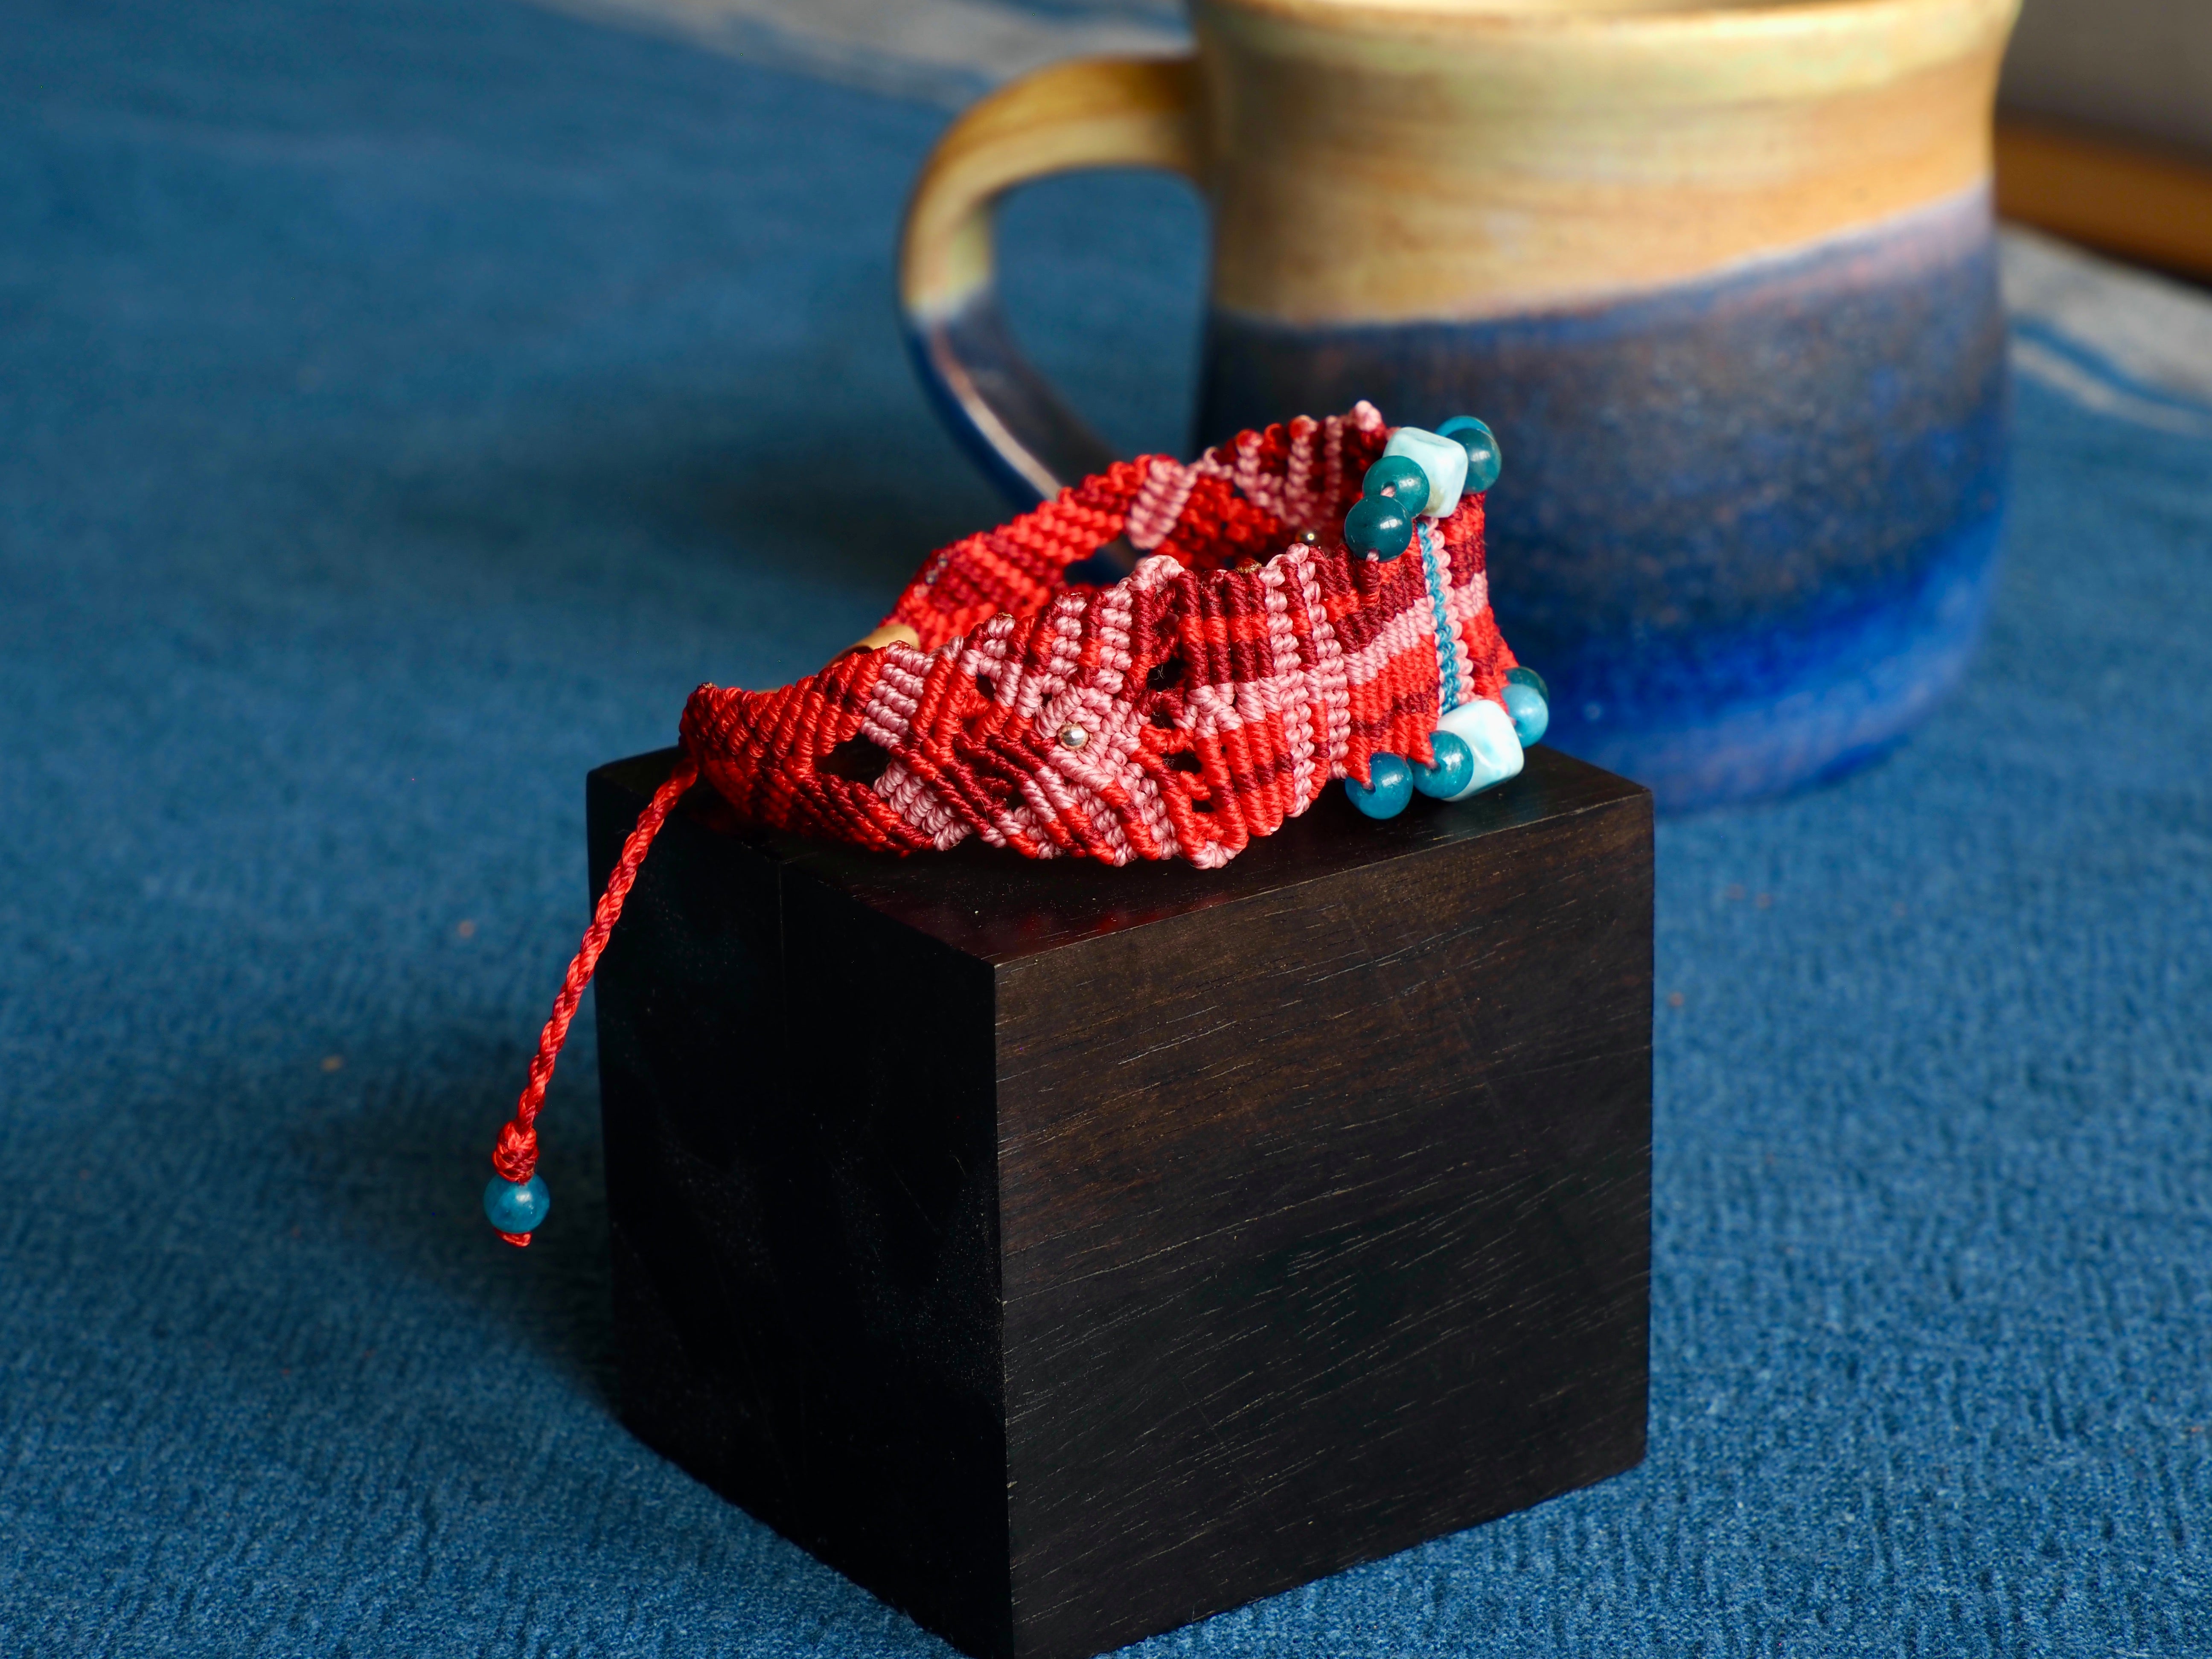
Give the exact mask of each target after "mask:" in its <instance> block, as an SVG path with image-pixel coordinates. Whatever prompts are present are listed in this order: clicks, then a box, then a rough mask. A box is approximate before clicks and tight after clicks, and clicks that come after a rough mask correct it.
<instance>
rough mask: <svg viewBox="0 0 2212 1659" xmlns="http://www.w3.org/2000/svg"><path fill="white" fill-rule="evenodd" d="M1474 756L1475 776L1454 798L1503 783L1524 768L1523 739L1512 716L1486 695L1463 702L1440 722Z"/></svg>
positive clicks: (1445, 730) (1473, 793) (1440, 730)
mask: <svg viewBox="0 0 2212 1659" xmlns="http://www.w3.org/2000/svg"><path fill="white" fill-rule="evenodd" d="M1437 731H1439V732H1450V733H1451V734H1452V735H1453V736H1454V737H1455V738H1459V740H1460V741H1461V742H1462V743H1464V744H1466V745H1467V746H1468V750H1469V751H1470V752H1471V753H1473V755H1474V781H1471V782H1470V783H1469V784H1468V786H1467V787H1466V788H1464V789H1462V790H1461V791H1460V792H1459V793H1457V794H1456V795H1454V796H1453V797H1452V798H1451V799H1454V800H1465V799H1467V798H1468V796H1469V795H1479V794H1480V793H1482V792H1483V791H1484V790H1486V789H1487V788H1489V787H1491V786H1492V784H1498V783H1503V782H1504V781H1505V780H1506V779H1508V778H1510V777H1513V776H1515V775H1517V774H1518V773H1519V772H1520V770H1521V763H1522V759H1523V757H1522V752H1521V739H1520V738H1517V737H1516V736H1514V734H1513V717H1512V716H1511V715H1510V714H1507V713H1506V712H1505V711H1504V709H1503V708H1499V707H1498V705H1497V704H1496V703H1494V702H1491V700H1490V699H1489V698H1487V697H1477V698H1475V699H1474V702H1463V703H1462V704H1461V705H1460V706H1459V707H1458V708H1455V709H1453V710H1452V711H1451V713H1449V714H1446V715H1445V716H1444V717H1443V719H1442V720H1438V721H1437Z"/></svg>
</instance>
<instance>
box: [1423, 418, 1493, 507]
mask: <svg viewBox="0 0 2212 1659" xmlns="http://www.w3.org/2000/svg"><path fill="white" fill-rule="evenodd" d="M1437 436H1438V437H1440V438H1455V439H1457V440H1458V441H1459V447H1461V448H1462V449H1464V450H1465V451H1467V483H1466V486H1465V488H1466V490H1467V493H1468V495H1480V494H1482V492H1483V491H1484V490H1486V489H1489V488H1490V486H1491V485H1492V484H1494V483H1497V482H1498V466H1499V464H1500V457H1499V455H1498V435H1497V434H1496V433H1494V432H1492V430H1491V429H1490V428H1488V427H1487V426H1485V425H1484V424H1483V423H1482V422H1480V421H1478V420H1476V419H1475V418H1474V416H1472V415H1455V416H1452V417H1451V419H1449V421H1446V422H1444V423H1443V425H1442V426H1440V427H1438V428H1437Z"/></svg>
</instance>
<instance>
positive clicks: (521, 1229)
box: [484, 1176, 553, 1233]
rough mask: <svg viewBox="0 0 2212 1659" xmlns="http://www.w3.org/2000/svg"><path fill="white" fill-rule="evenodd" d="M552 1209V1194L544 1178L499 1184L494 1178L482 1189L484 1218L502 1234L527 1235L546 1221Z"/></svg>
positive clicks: (534, 1177)
mask: <svg viewBox="0 0 2212 1659" xmlns="http://www.w3.org/2000/svg"><path fill="white" fill-rule="evenodd" d="M552 1207H553V1194H551V1193H550V1192H548V1191H547V1190H546V1188H545V1179H544V1176H531V1177H530V1179H529V1180H527V1181H502V1180H501V1179H500V1178H499V1176H493V1177H492V1178H491V1184H490V1185H489V1186H488V1187H486V1188H484V1215H485V1217H486V1218H488V1219H489V1221H490V1222H491V1225H493V1226H495V1227H496V1228H498V1229H499V1230H500V1231H501V1232H503V1233H526V1232H529V1231H532V1229H534V1228H536V1227H537V1226H538V1225H540V1224H542V1223H543V1222H544V1219H545V1212H547V1211H548V1210H550V1209H551V1208H552Z"/></svg>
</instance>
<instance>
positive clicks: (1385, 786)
mask: <svg viewBox="0 0 2212 1659" xmlns="http://www.w3.org/2000/svg"><path fill="white" fill-rule="evenodd" d="M1344 793H1346V794H1347V795H1349V796H1351V797H1352V805H1354V806H1357V807H1358V809H1359V810H1360V811H1363V812H1364V813H1366V814H1367V816H1368V817H1370V818H1395V817H1397V816H1398V814H1399V813H1401V812H1402V811H1405V810H1406V803H1407V801H1409V800H1411V799H1413V768H1412V767H1410V766H1408V765H1407V764H1406V763H1405V762H1404V761H1402V760H1401V759H1400V758H1399V757H1397V756H1395V755H1370V756H1369V757H1367V787H1366V788H1364V789H1363V788H1361V787H1359V783H1358V780H1357V779H1354V778H1346V780H1345V781H1344Z"/></svg>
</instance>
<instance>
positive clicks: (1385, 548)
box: [1344, 495, 1413, 559]
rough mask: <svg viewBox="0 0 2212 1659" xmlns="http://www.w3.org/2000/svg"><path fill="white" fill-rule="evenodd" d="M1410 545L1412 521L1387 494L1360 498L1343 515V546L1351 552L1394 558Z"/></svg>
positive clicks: (1402, 508) (1411, 542)
mask: <svg viewBox="0 0 2212 1659" xmlns="http://www.w3.org/2000/svg"><path fill="white" fill-rule="evenodd" d="M1344 544H1345V545H1346V547H1348V548H1350V549H1351V550H1352V551H1353V552H1355V553H1375V554H1379V555H1380V556H1382V557H1383V558H1386V559H1395V558H1396V557H1397V556H1399V555H1400V554H1401V553H1403V552H1404V551H1405V550H1407V548H1408V547H1410V546H1412V545H1413V519H1412V517H1411V515H1409V514H1408V513H1407V511H1406V509H1405V508H1404V507H1401V506H1399V505H1398V503H1397V502H1395V501H1392V500H1391V499H1390V498H1389V496H1388V495H1363V496H1361V497H1360V498H1359V499H1358V501H1354V502H1353V503H1352V511H1351V512H1349V513H1346V514H1345V515H1344Z"/></svg>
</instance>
